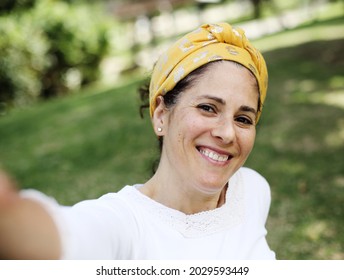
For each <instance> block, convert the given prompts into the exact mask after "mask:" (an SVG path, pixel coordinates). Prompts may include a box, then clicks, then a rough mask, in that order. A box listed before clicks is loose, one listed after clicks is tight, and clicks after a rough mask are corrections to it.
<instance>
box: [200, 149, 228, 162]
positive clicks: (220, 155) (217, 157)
mask: <svg viewBox="0 0 344 280" xmlns="http://www.w3.org/2000/svg"><path fill="white" fill-rule="evenodd" d="M197 150H198V151H199V152H200V153H201V154H202V155H203V156H205V157H207V158H209V159H211V160H213V161H216V162H227V161H228V160H230V159H231V158H232V157H233V156H232V155H231V154H229V153H226V152H221V151H218V150H214V149H211V148H208V147H200V146H199V147H197Z"/></svg>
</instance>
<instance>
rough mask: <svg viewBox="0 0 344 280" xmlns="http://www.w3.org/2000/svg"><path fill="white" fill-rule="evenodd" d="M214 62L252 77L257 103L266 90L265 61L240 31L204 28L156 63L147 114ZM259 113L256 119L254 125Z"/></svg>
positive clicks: (217, 26)
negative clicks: (232, 66)
mask: <svg viewBox="0 0 344 280" xmlns="http://www.w3.org/2000/svg"><path fill="white" fill-rule="evenodd" d="M215 60H230V61H235V62H237V63H240V64H242V65H243V66H245V67H246V68H248V69H249V70H250V71H251V72H252V73H253V74H254V76H255V77H256V79H257V82H258V87H259V92H260V99H261V103H262V104H263V103H264V100H265V97H266V91H267V86H268V72H267V68H266V64H265V60H264V58H263V56H262V55H261V53H260V52H259V51H258V50H257V49H255V48H254V47H253V46H252V45H251V43H250V42H249V41H248V39H247V38H246V36H245V33H244V31H243V30H241V29H239V28H235V29H234V28H232V27H231V26H230V25H229V24H228V23H218V24H204V25H202V26H201V27H200V28H198V29H197V30H195V31H193V32H191V33H188V34H186V35H185V36H184V37H182V38H181V39H179V40H178V41H177V42H176V43H175V44H173V45H172V46H171V47H170V48H169V49H168V50H167V51H166V52H165V53H164V54H162V55H161V56H160V58H159V59H158V61H157V63H156V65H155V67H154V69H153V74H152V78H151V83H150V87H149V102H150V114H151V116H153V113H154V110H155V109H156V99H157V97H158V96H159V95H165V94H166V93H167V92H169V91H170V90H172V89H173V88H174V87H175V86H176V84H177V83H178V82H179V81H180V80H182V79H183V78H185V77H186V76H187V75H188V74H190V73H191V72H192V71H193V70H195V69H197V68H199V67H200V66H202V65H204V64H207V63H209V62H211V61H215ZM259 117H260V112H258V115H257V121H258V119H259Z"/></svg>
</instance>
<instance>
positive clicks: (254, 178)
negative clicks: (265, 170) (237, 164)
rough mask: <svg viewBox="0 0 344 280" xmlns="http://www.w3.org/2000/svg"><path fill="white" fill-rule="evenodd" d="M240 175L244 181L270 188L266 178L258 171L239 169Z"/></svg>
mask: <svg viewBox="0 0 344 280" xmlns="http://www.w3.org/2000/svg"><path fill="white" fill-rule="evenodd" d="M239 173H240V174H241V176H243V178H244V180H245V181H247V182H249V183H254V185H257V184H261V185H266V186H269V183H268V181H267V180H266V178H265V177H264V176H263V175H261V174H260V173H258V172H257V171H256V170H253V169H251V168H249V167H241V168H240V169H239Z"/></svg>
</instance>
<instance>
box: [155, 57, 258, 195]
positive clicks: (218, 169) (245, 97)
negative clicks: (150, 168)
mask: <svg viewBox="0 0 344 280" xmlns="http://www.w3.org/2000/svg"><path fill="white" fill-rule="evenodd" d="M158 104H159V105H158V107H157V109H156V110H155V112H154V115H153V124H154V128H155V131H156V132H157V134H158V135H160V136H163V137H164V144H163V150H162V155H161V160H160V164H159V168H158V172H160V173H161V174H164V176H165V177H166V178H169V180H170V181H171V182H173V183H174V184H176V185H179V186H180V185H183V186H186V185H187V186H188V187H190V186H191V187H192V188H193V190H197V191H200V192H202V193H205V194H215V193H219V192H220V191H221V190H222V189H223V187H224V186H225V185H226V183H227V182H228V180H229V178H230V177H231V176H232V175H233V174H234V173H235V172H236V171H237V170H238V169H239V168H240V167H241V166H242V165H243V164H244V162H245V161H246V159H247V157H248V155H249V154H250V152H251V150H252V148H253V144H254V140H255V135H256V129H255V120H256V114H257V110H258V108H257V107H258V90H257V85H256V81H255V79H254V77H253V76H252V74H251V73H250V72H249V70H247V69H246V68H244V67H242V66H239V65H237V64H235V63H232V62H228V61H223V62H218V63H214V64H212V65H209V66H208V68H207V69H206V71H205V72H204V73H203V74H202V75H201V77H199V78H198V79H196V80H195V81H194V82H193V85H192V86H191V87H190V88H188V89H187V90H185V91H184V92H182V93H180V96H179V97H178V101H177V104H176V105H174V106H173V107H172V108H169V109H167V108H166V107H165V105H164V103H163V99H162V98H160V99H159V100H158ZM158 127H161V128H162V131H158Z"/></svg>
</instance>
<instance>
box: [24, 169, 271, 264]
mask: <svg viewBox="0 0 344 280" xmlns="http://www.w3.org/2000/svg"><path fill="white" fill-rule="evenodd" d="M140 186H141V185H134V186H126V187H124V188H123V189H122V190H120V191H119V192H118V193H109V194H106V195H104V196H102V197H100V198H99V199H96V200H87V201H83V202H80V203H78V204H76V205H74V206H72V207H69V206H68V207H66V206H60V205H58V204H57V203H56V202H55V201H54V200H53V199H51V198H49V197H46V196H45V195H43V194H42V193H40V192H37V191H33V190H26V191H22V195H23V196H26V197H30V198H33V199H36V200H39V201H41V202H42V203H43V204H44V205H45V206H46V208H47V209H48V211H49V212H50V213H51V215H52V216H53V218H54V221H55V222H56V225H57V227H58V230H59V232H60V236H61V240H62V246H63V256H62V258H63V259H127V260H128V259H140V260H143V259H150V260H153V259H156V260H158V259H175V260H179V259H192V260H196V259H209V260H210V259H237V260H243V259H274V258H275V254H274V252H272V251H271V250H270V249H269V247H268V244H267V242H266V239H265V236H266V233H267V231H266V229H265V223H266V219H267V216H268V212H269V207H270V188H269V185H268V183H267V182H266V180H265V179H264V178H263V177H262V176H260V175H259V174H258V173H257V172H255V171H253V170H251V169H248V168H241V169H240V170H239V171H237V172H236V173H235V174H234V175H233V177H232V178H231V179H230V181H229V185H228V190H227V192H226V202H225V204H224V205H222V206H221V207H219V208H217V209H214V210H209V211H204V212H200V213H197V214H193V215H186V214H184V213H182V212H180V211H177V210H174V209H171V208H168V207H166V206H164V205H162V204H160V203H158V202H156V201H154V200H152V199H150V198H149V197H147V196H145V195H144V194H142V193H141V192H140V191H139V190H138V188H140Z"/></svg>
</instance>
